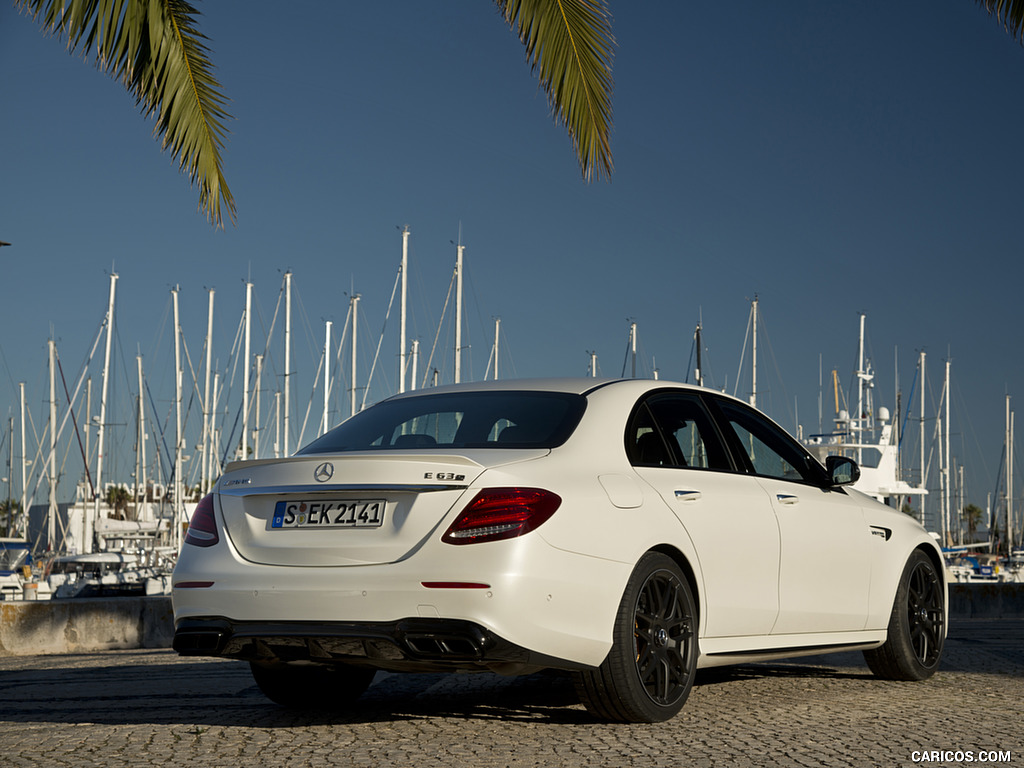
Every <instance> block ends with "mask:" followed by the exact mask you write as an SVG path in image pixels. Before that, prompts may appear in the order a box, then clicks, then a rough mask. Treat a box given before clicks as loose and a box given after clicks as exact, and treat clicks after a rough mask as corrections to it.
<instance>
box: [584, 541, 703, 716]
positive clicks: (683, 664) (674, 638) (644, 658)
mask: <svg viewBox="0 0 1024 768" xmlns="http://www.w3.org/2000/svg"><path fill="white" fill-rule="evenodd" d="M612 641H613V642H612V648H611V650H610V651H609V652H608V656H607V657H606V658H605V660H604V662H603V663H602V664H601V666H600V667H598V668H597V669H595V670H590V671H585V672H577V673H575V674H574V679H575V682H576V690H577V693H578V694H579V696H580V700H581V701H582V702H583V704H584V705H585V706H586V707H587V710H588V711H590V712H591V713H592V714H594V715H596V716H597V717H599V718H601V719H602V720H612V721H617V722H627V723H656V722H662V721H664V720H668V719H670V718H671V717H673V716H675V715H676V713H678V712H679V710H680V709H682V707H683V704H684V703H685V702H686V698H687V697H688V696H689V694H690V689H691V687H692V686H693V678H694V674H695V672H696V669H697V610H696V605H695V602H694V599H693V592H692V591H691V589H690V585H689V582H688V581H687V580H686V577H685V576H684V575H683V572H682V570H681V569H680V567H679V565H678V564H677V563H676V562H675V561H674V560H673V559H672V558H670V557H668V556H667V555H664V554H662V553H659V552H648V553H647V554H645V555H644V556H643V557H642V558H641V559H640V562H639V563H637V566H636V568H635V569H634V571H633V574H632V576H631V577H630V580H629V582H628V583H627V585H626V590H625V592H624V593H623V596H622V600H621V601H620V603H619V610H618V615H617V619H616V623H615V627H614V629H613V633H612Z"/></svg>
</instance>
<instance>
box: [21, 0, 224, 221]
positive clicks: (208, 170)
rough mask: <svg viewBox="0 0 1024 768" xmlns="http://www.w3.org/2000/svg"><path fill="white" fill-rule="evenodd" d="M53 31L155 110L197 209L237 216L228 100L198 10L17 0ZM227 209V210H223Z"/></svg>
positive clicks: (156, 1)
mask: <svg viewBox="0 0 1024 768" xmlns="http://www.w3.org/2000/svg"><path fill="white" fill-rule="evenodd" d="M17 5H18V6H19V7H20V8H21V9H22V10H23V11H25V12H26V13H28V14H30V15H31V16H32V17H33V18H35V19H36V20H37V21H39V22H40V23H41V24H42V25H43V27H44V28H45V29H46V30H47V31H48V32H49V33H51V34H54V35H58V36H61V35H63V36H64V37H66V38H67V45H68V49H69V50H70V51H72V52H74V51H75V50H76V49H79V48H80V49H81V51H82V55H83V56H86V57H88V55H89V53H90V51H93V50H94V51H95V57H96V64H97V66H98V67H99V68H100V69H101V70H102V71H104V72H106V73H108V74H110V75H111V76H113V77H115V78H117V79H118V80H120V81H121V82H122V83H124V85H125V87H126V88H127V89H128V91H129V93H131V94H132V95H133V96H134V97H135V101H136V104H139V105H141V106H142V112H143V114H144V115H145V116H147V117H150V116H154V115H155V116H156V127H155V128H154V133H155V134H156V135H157V136H158V137H159V138H160V140H161V145H162V147H163V148H164V149H167V148H170V151H171V154H172V156H173V157H174V158H175V160H177V161H178V164H179V167H180V168H181V170H182V171H183V172H185V173H186V174H187V175H188V177H189V180H190V181H191V183H192V184H193V185H198V186H199V209H200V210H201V211H203V212H204V213H205V214H206V216H207V218H208V219H209V220H210V221H211V222H212V223H213V224H214V225H215V226H222V225H223V209H226V211H227V214H228V216H229V217H230V218H231V220H232V221H234V220H235V201H234V198H233V197H232V195H231V190H230V189H228V185H227V182H226V181H225V180H224V173H223V170H222V162H221V149H222V148H223V146H224V137H225V135H226V133H227V129H226V128H225V121H226V120H229V119H230V115H228V113H227V112H226V110H225V104H226V99H225V98H224V96H223V95H221V93H220V85H219V84H218V83H217V81H216V80H215V79H214V78H213V75H212V66H211V64H210V60H209V58H208V57H207V51H208V49H207V48H206V46H205V45H204V44H203V42H202V41H203V40H205V39H206V38H205V37H204V36H203V35H202V34H200V33H199V32H198V31H197V30H196V27H195V25H194V18H195V17H196V16H197V15H198V11H197V10H196V9H195V8H193V7H192V6H191V5H190V4H189V3H188V2H185V0H17ZM222 207H223V209H222Z"/></svg>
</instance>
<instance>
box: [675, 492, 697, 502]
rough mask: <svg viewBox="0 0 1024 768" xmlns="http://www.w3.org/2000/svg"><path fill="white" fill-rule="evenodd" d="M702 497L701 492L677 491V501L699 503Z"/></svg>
mask: <svg viewBox="0 0 1024 768" xmlns="http://www.w3.org/2000/svg"><path fill="white" fill-rule="evenodd" d="M701 495H702V494H701V492H700V491H684V490H677V491H676V501H687V502H693V501H697V500H698V499H700V498H701Z"/></svg>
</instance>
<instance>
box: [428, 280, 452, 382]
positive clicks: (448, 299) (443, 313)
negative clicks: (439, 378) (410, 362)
mask: <svg viewBox="0 0 1024 768" xmlns="http://www.w3.org/2000/svg"><path fill="white" fill-rule="evenodd" d="M454 288H455V271H454V270H452V279H451V281H450V282H449V283H448V295H447V296H445V298H444V307H443V308H442V309H441V319H440V320H438V321H437V333H435V334H434V346H432V347H431V348H430V357H429V358H428V359H427V364H426V366H424V369H423V383H422V385H421V386H420V388H421V389H422V388H423V387H425V386H426V385H427V379H428V378H430V369H431V367H432V366H433V363H434V353H435V352H436V351H437V341H438V339H439V338H440V337H441V328H442V326H443V325H444V318H445V316H446V315H447V314H448V304H449V302H451V298H452V290H453V289H454Z"/></svg>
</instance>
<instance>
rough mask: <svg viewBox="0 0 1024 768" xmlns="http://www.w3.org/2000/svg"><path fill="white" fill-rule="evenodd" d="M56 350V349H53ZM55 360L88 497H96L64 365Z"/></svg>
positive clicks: (58, 359) (56, 357)
mask: <svg viewBox="0 0 1024 768" xmlns="http://www.w3.org/2000/svg"><path fill="white" fill-rule="evenodd" d="M54 352H56V350H54ZM54 358H55V359H56V361H57V370H58V371H59V372H60V381H61V384H63V385H64V397H66V398H67V399H68V410H69V411H70V412H71V423H72V424H74V425H75V438H77V440H78V450H79V452H80V453H81V454H82V463H83V464H84V465H85V479H86V480H87V481H88V483H89V497H90V498H95V497H96V488H95V486H93V484H92V474H91V473H90V472H89V459H88V458H87V457H86V455H85V447H84V446H83V445H82V435H81V434H80V433H79V431H78V420H77V419H76V418H75V406H74V405H73V404H72V400H71V395H69V394H68V383H67V381H65V379H64V366H63V365H61V364H60V357H59V356H58V355H56V354H55V355H54Z"/></svg>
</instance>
